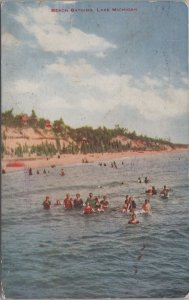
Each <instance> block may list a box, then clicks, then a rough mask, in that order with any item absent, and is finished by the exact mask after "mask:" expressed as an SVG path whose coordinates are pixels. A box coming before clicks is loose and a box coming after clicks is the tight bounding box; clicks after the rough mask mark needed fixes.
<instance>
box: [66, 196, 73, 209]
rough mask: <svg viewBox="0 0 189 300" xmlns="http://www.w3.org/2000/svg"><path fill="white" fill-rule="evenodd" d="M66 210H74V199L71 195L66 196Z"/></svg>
mask: <svg viewBox="0 0 189 300" xmlns="http://www.w3.org/2000/svg"><path fill="white" fill-rule="evenodd" d="M64 208H66V209H72V208H73V203H72V198H71V197H70V194H69V193H68V194H66V198H65V199H64Z"/></svg>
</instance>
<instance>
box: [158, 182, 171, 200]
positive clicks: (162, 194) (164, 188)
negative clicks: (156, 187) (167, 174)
mask: <svg viewBox="0 0 189 300" xmlns="http://www.w3.org/2000/svg"><path fill="white" fill-rule="evenodd" d="M169 191H170V189H169V188H167V186H166V185H164V187H163V190H162V191H161V192H160V195H161V196H163V197H169Z"/></svg>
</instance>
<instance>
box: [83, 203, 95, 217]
mask: <svg viewBox="0 0 189 300" xmlns="http://www.w3.org/2000/svg"><path fill="white" fill-rule="evenodd" d="M94 212H95V210H94V209H93V208H92V206H91V205H90V204H89V202H87V203H86V207H85V208H84V211H83V213H84V214H85V215H89V214H92V213H94Z"/></svg>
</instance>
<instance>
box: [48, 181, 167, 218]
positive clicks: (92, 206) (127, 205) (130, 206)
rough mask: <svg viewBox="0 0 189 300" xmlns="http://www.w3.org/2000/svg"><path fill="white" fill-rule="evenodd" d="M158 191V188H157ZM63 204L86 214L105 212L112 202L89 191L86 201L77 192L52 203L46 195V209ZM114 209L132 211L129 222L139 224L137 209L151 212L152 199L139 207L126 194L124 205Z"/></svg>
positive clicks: (146, 200) (68, 208)
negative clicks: (73, 195)
mask: <svg viewBox="0 0 189 300" xmlns="http://www.w3.org/2000/svg"><path fill="white" fill-rule="evenodd" d="M154 189H155V187H152V189H151V191H154ZM169 190H170V189H168V188H167V187H166V186H164V188H163V190H161V192H160V195H161V196H163V195H165V193H166V194H167V193H168V191H169ZM155 191H156V190H155ZM146 194H147V195H154V194H157V191H156V193H153V194H148V193H147V191H146ZM61 205H62V206H63V207H64V209H66V210H71V209H80V210H82V211H83V213H84V214H87V215H88V214H93V213H101V212H104V211H105V210H106V209H108V208H109V205H110V202H109V198H108V196H107V195H104V196H103V197H102V199H101V200H100V197H99V196H94V195H93V193H89V196H88V198H87V199H86V201H83V199H82V198H81V195H80V194H79V193H77V194H76V195H75V197H74V198H72V197H71V195H70V194H69V193H67V194H66V197H65V198H64V200H57V201H56V203H54V204H52V203H51V200H50V197H49V196H46V198H45V200H44V201H43V207H44V209H50V208H52V207H56V206H61ZM112 210H117V211H122V212H126V213H128V212H129V213H131V217H130V219H129V222H128V223H129V224H137V223H139V221H138V219H137V217H136V211H139V212H141V213H151V205H150V200H149V199H145V200H144V203H143V204H142V206H141V207H140V208H139V209H138V208H137V204H136V202H135V200H134V197H133V196H130V195H126V197H125V200H124V203H123V206H122V207H117V208H114V209H112Z"/></svg>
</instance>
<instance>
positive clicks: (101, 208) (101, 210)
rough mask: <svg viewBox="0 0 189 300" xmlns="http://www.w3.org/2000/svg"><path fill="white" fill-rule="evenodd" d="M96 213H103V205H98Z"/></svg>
mask: <svg viewBox="0 0 189 300" xmlns="http://www.w3.org/2000/svg"><path fill="white" fill-rule="evenodd" d="M96 211H97V212H104V208H103V205H102V204H100V206H99V207H98V208H97V210H96Z"/></svg>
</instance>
